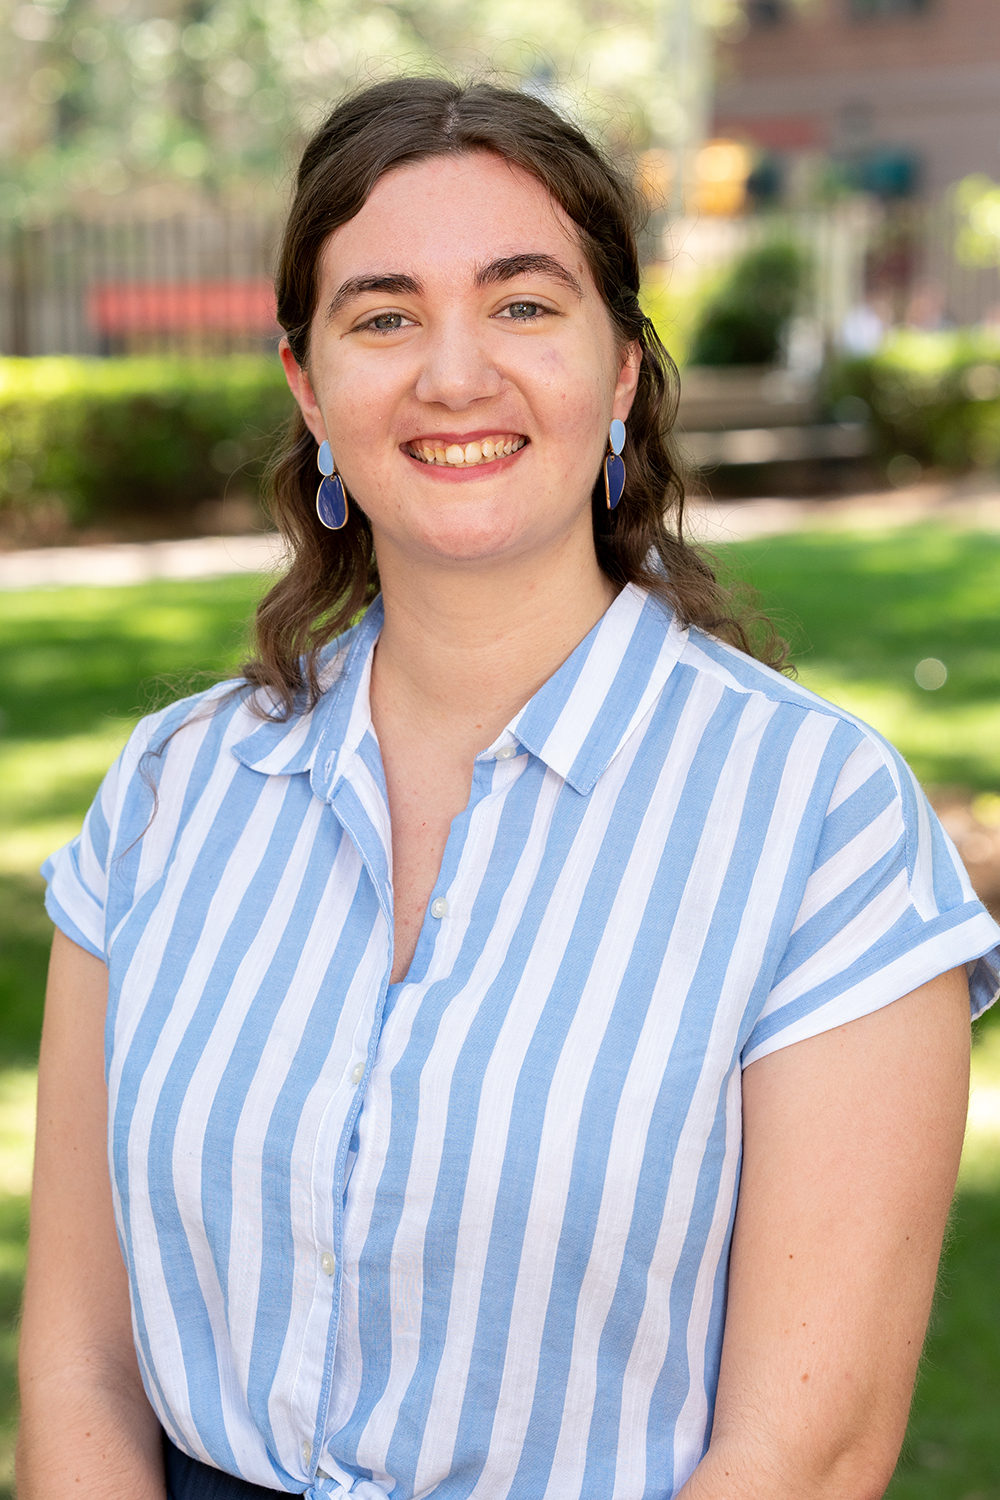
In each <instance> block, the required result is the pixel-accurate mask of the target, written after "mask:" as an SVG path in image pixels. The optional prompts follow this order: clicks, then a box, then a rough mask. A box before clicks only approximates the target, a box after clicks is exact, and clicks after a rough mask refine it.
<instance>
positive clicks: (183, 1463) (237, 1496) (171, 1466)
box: [163, 1433, 288, 1500]
mask: <svg viewBox="0 0 1000 1500" xmlns="http://www.w3.org/2000/svg"><path fill="white" fill-rule="evenodd" d="M163 1462H164V1467H165V1468H166V1471H167V1500H276V1496H278V1495H285V1494H287V1493H288V1491H287V1490H269V1489H266V1488H265V1487H264V1485H262V1484H250V1483H248V1481H247V1480H245V1479H237V1478H236V1475H235V1474H226V1473H225V1472H224V1471H223V1470H222V1469H213V1468H212V1466H211V1465H210V1464H203V1463H199V1462H198V1460H197V1459H196V1458H188V1456H187V1454H186V1453H182V1452H181V1450H180V1449H179V1448H178V1447H177V1445H176V1444H175V1443H172V1442H171V1441H170V1439H169V1438H168V1437H167V1435H166V1433H164V1434H163Z"/></svg>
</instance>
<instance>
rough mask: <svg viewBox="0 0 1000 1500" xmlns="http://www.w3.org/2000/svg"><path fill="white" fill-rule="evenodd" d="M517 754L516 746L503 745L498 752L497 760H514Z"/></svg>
mask: <svg viewBox="0 0 1000 1500" xmlns="http://www.w3.org/2000/svg"><path fill="white" fill-rule="evenodd" d="M516 754H517V746H516V745H501V746H500V749H499V750H498V751H497V760H513V759H514V756H515V755H516Z"/></svg>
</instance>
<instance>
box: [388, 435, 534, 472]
mask: <svg viewBox="0 0 1000 1500" xmlns="http://www.w3.org/2000/svg"><path fill="white" fill-rule="evenodd" d="M526 442H527V438H523V437H493V438H480V439H478V440H477V441H476V442H474V443H465V444H464V445H463V444H462V443H448V444H447V445H445V444H444V443H432V442H425V441H424V440H423V439H422V438H417V439H416V440H415V441H414V442H412V443H408V444H407V447H408V448H409V450H410V452H411V453H412V454H413V456H414V458H420V459H422V460H423V462H424V463H425V464H451V465H452V466H454V467H458V466H459V465H460V464H481V463H488V462H489V461H490V459H491V458H503V456H504V454H506V453H516V452H517V450H518V448H523V447H524V445H525V443H526Z"/></svg>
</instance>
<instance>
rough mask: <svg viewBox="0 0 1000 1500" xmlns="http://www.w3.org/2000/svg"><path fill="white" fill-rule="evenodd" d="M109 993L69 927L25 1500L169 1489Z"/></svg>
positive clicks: (55, 1032) (30, 1282) (55, 963)
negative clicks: (143, 1364) (120, 1171)
mask: <svg viewBox="0 0 1000 1500" xmlns="http://www.w3.org/2000/svg"><path fill="white" fill-rule="evenodd" d="M107 992H108V973H107V969H106V968H105V967H104V964H103V963H102V962H101V960H100V959H99V958H96V957H95V956H94V955H93V954H92V953H88V952H87V951H85V949H83V948H81V947H78V946H77V944H76V943H74V942H72V941H71V940H70V939H69V938H68V937H66V936H65V935H64V934H63V933H62V932H58V931H57V932H56V935H55V941H54V943H53V946H52V961H51V965H50V968H49V985H48V991H47V995H46V1002H45V1024H44V1026H43V1029H42V1047H41V1054H40V1058H39V1069H38V1130H37V1137H36V1145H35V1177H34V1185H33V1188H32V1199H31V1237H30V1240H29V1244H28V1274H27V1278H26V1281H25V1295H24V1316H23V1319H22V1325H21V1349H20V1359H19V1372H20V1383H21V1430H20V1436H19V1440H18V1464H17V1483H18V1494H19V1495H21V1496H22V1497H23V1500H50V1497H54V1496H56V1495H65V1494H68V1493H72V1494H74V1495H76V1496H77V1497H78V1500H107V1497H109V1496H115V1495H130V1496H132V1497H134V1500H164V1495H165V1490H164V1482H163V1459H162V1453H161V1447H160V1442H161V1434H160V1425H159V1423H158V1421H157V1419H156V1416H155V1414H154V1412H153V1409H152V1407H151V1406H150V1404H149V1402H148V1401H147V1400H146V1395H145V1391H144V1390H143V1386H142V1379H141V1377H140V1374H139V1365H138V1361H137V1359H136V1354H135V1347H134V1345H133V1342H132V1324H131V1314H130V1309H129V1295H128V1281H127V1278H126V1275H125V1267H124V1264H123V1262H122V1257H121V1253H120V1251H119V1248H118V1237H117V1234H116V1232H115V1222H114V1211H113V1207H112V1199H111V1183H110V1179H109V1175H108V1158H107V1144H106V1142H107V1114H108V1105H107V1090H106V1088H105V1083H104V1017H105V1010H106V1008H107ZM54 1414H55V1424H56V1425H55V1429H54V1428H53V1417H54ZM53 1430H55V1432H56V1433H57V1435H58V1441H55V1442H54V1441H53Z"/></svg>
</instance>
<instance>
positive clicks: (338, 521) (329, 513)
mask: <svg viewBox="0 0 1000 1500" xmlns="http://www.w3.org/2000/svg"><path fill="white" fill-rule="evenodd" d="M316 464H317V467H318V469H319V472H320V473H321V474H322V476H323V478H322V479H321V480H320V482H319V489H318V490H317V491H316V514H317V515H318V516H319V518H320V520H321V521H322V523H323V525H324V526H325V527H326V529H327V530H328V531H339V530H340V529H341V527H342V526H346V525H347V491H346V490H345V489H344V481H343V480H342V479H341V477H340V475H339V474H338V473H337V466H336V464H335V463H334V461H333V454H332V453H331V452H330V444H329V443H328V442H327V441H326V439H325V438H324V440H323V441H322V442H321V443H320V445H319V452H318V453H317V454H316Z"/></svg>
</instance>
